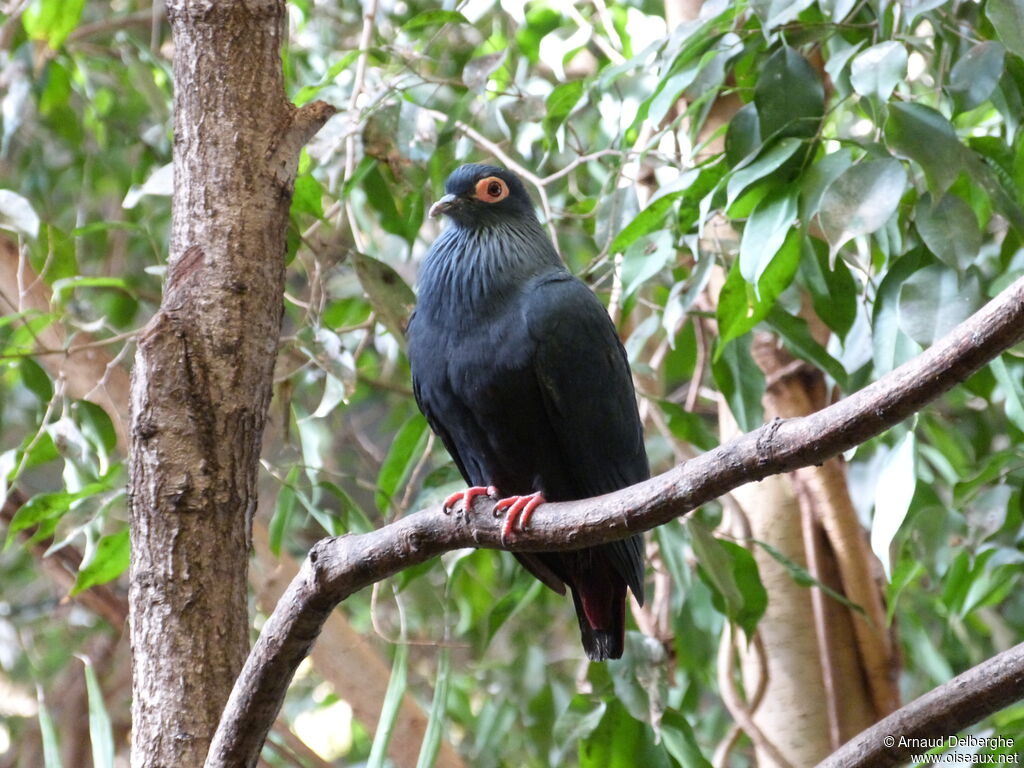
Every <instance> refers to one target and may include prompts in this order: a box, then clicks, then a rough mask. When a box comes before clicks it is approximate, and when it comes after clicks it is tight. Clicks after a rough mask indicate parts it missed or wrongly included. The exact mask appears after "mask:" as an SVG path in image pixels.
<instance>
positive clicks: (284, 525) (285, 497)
mask: <svg viewBox="0 0 1024 768" xmlns="http://www.w3.org/2000/svg"><path fill="white" fill-rule="evenodd" d="M300 474H301V470H300V469H299V467H298V466H294V467H292V468H291V469H290V470H288V476H287V477H286V478H285V479H284V482H283V483H281V490H280V491H279V492H278V494H277V503H276V504H274V514H273V516H272V517H271V518H270V525H269V532H270V551H271V552H273V553H274V556H275V557H280V556H281V543H282V542H283V541H284V534H285V532H286V531H287V530H288V523H289V522H290V521H291V519H292V514H293V513H294V512H295V502H296V498H295V497H296V494H295V490H294V487H295V484H296V483H297V482H298V480H299V475H300Z"/></svg>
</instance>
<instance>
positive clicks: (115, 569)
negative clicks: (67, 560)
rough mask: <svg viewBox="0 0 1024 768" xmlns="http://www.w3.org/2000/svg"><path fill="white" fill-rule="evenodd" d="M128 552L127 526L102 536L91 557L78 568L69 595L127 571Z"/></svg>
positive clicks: (110, 579)
mask: <svg viewBox="0 0 1024 768" xmlns="http://www.w3.org/2000/svg"><path fill="white" fill-rule="evenodd" d="M129 553H130V545H129V542H128V529H127V528H125V529H124V530H121V531H118V532H117V533H112V534H110V535H109V536H104V537H102V538H101V539H100V540H99V542H98V543H97V544H96V549H95V551H94V552H93V556H92V559H91V560H89V562H88V563H86V564H85V565H83V567H82V568H81V569H79V571H78V576H77V577H76V578H75V585H74V586H73V587H72V588H71V596H72V597H73V596H75V595H77V594H78V593H79V592H81V591H83V590H86V589H88V588H89V587H92V586H95V585H97V584H106V583H107V582H108V581H113V580H114V579H116V578H117V577H118V576H120V575H121V574H122V573H124V572H125V571H127V570H128V561H129Z"/></svg>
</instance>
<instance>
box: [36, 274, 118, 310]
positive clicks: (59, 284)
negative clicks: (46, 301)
mask: <svg viewBox="0 0 1024 768" xmlns="http://www.w3.org/2000/svg"><path fill="white" fill-rule="evenodd" d="M76 288H119V289H120V290H122V291H124V292H125V293H128V294H131V289H130V288H129V287H128V283H127V281H126V280H125V279H124V278H122V277H85V276H78V277H64V278H61V279H60V280H54V281H53V295H54V298H55V299H56V300H57V302H58V303H59V304H63V303H65V302H66V301H67V298H68V294H70V293H71V292H72V291H74V290H75V289H76Z"/></svg>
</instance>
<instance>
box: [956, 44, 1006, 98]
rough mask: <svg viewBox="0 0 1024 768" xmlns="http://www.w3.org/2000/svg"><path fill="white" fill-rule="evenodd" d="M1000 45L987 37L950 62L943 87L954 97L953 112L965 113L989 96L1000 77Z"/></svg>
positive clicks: (1001, 51) (1001, 65) (1002, 51)
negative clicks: (947, 79) (954, 62)
mask: <svg viewBox="0 0 1024 768" xmlns="http://www.w3.org/2000/svg"><path fill="white" fill-rule="evenodd" d="M1005 55H1006V49H1005V48H1003V46H1002V45H1000V44H999V43H997V42H995V41H993V40H986V41H984V42H981V43H978V44H977V45H975V46H973V47H972V48H971V49H970V50H968V51H967V53H965V54H964V55H963V56H962V57H961V58H960V59H959V60H958V61H957V62H956V64H954V65H953V69H952V70H951V71H950V73H949V83H948V85H947V86H946V90H947V91H948V92H949V95H950V96H952V97H953V102H954V104H955V105H956V110H955V111H956V112H964V111H966V110H969V109H974V108H975V107H977V106H979V105H981V104H983V103H984V102H985V101H987V100H988V98H989V97H990V96H991V95H992V92H993V91H995V89H996V87H997V86H998V85H999V79H1000V78H1001V77H1002V76H1003V57H1004V56H1005Z"/></svg>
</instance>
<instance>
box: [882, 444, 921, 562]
mask: <svg viewBox="0 0 1024 768" xmlns="http://www.w3.org/2000/svg"><path fill="white" fill-rule="evenodd" d="M916 444H917V441H916V440H915V439H914V433H913V431H908V432H907V434H906V435H904V436H903V439H902V440H900V442H899V443H897V444H896V445H895V446H894V447H893V448H892V450H891V451H890V452H889V455H888V457H886V463H885V467H884V468H883V469H882V472H881V474H880V475H879V476H878V492H877V495H876V496H875V514H874V516H873V517H872V519H871V549H872V551H873V552H874V553H875V555H877V557H878V559H879V560H880V561H881V563H882V569H883V570H884V571H885V578H886V579H888V578H890V576H891V575H892V559H891V553H890V547H891V546H892V542H893V540H894V539H895V538H896V534H897V533H899V530H900V526H902V525H903V521H904V520H905V519H906V517H907V512H908V511H909V510H910V501H911V499H913V498H914V489H915V488H916V486H917V472H916V470H915V462H914V456H915V454H916V452H917V451H916Z"/></svg>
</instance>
